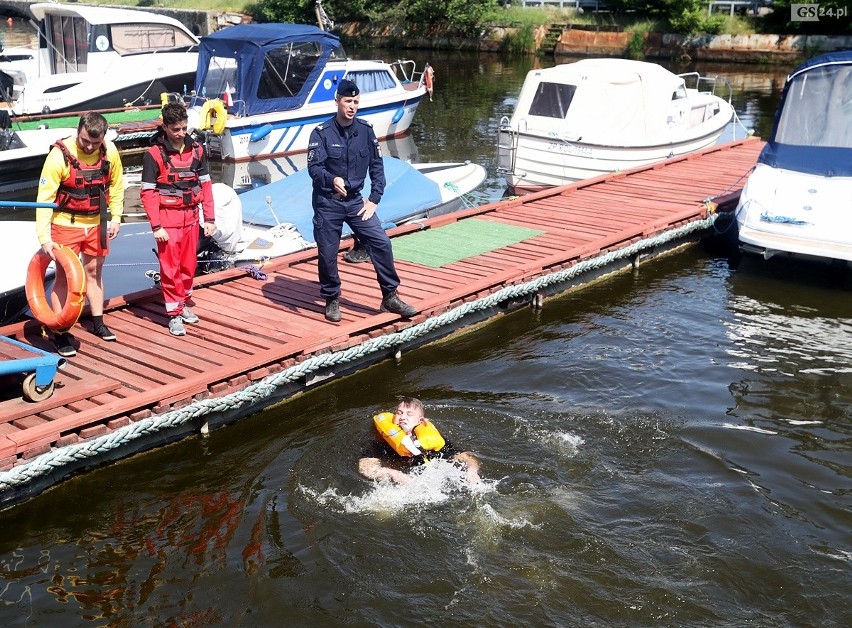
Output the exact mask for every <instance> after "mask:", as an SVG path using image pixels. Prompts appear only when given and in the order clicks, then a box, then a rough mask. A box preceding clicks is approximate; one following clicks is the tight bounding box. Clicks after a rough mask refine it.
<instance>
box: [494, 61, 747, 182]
mask: <svg viewBox="0 0 852 628" xmlns="http://www.w3.org/2000/svg"><path fill="white" fill-rule="evenodd" d="M716 81H717V79H707V78H705V77H701V76H700V75H698V74H697V73H689V74H681V75H676V74H673V73H671V72H669V71H668V70H666V69H665V68H663V67H662V66H659V65H657V64H654V63H646V62H643V61H631V60H628V59H584V60H581V61H577V62H575V63H569V64H562V65H557V66H555V67H552V68H547V69H539V70H532V71H530V72H529V73H528V74H527V76H526V79H525V80H524V84H523V87H522V88H521V92H520V95H519V97H518V102H517V105H516V106H515V110H514V113H513V114H512V117H511V119H509V118H508V117H504V118H503V119H502V120H501V121H500V125H499V129H498V135H497V138H498V139H497V171H498V173H500V174H503V175H504V176H505V177H506V182H507V183H508V186H509V188H510V190H512V191H514V192H515V193H519V194H522V193H529V192H534V191H537V190H542V189H545V188H548V187H553V186H557V185H564V184H567V183H572V182H574V181H578V180H581V179H589V178H591V177H596V176H599V175H602V174H608V173H611V172H616V171H623V170H628V169H630V168H635V167H637V166H643V165H646V164H649V163H653V162H656V161H661V160H664V159H667V158H671V157H675V156H677V155H683V154H685V153H689V152H692V151H696V150H699V149H701V148H705V147H707V146H710V145H712V144H714V143H715V142H716V141H717V140H718V139H719V137H720V135H721V134H722V132H723V130H724V129H725V126H726V125H727V124H728V123H729V122H730V121H731V120H732V118H733V115H734V110H733V107H732V106H731V104H730V102H729V100H730V96H729V97H728V100H727V101H726V100H725V99H724V98H721V97H720V96H717V95H716V94H715V91H716V90H715V87H716ZM687 82H689V83H690V84H691V85H692V86H688V85H687Z"/></svg>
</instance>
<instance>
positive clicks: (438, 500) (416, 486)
mask: <svg viewBox="0 0 852 628" xmlns="http://www.w3.org/2000/svg"><path fill="white" fill-rule="evenodd" d="M409 476H410V477H411V482H409V483H408V484H406V485H404V486H403V485H398V484H394V483H392V482H376V483H373V484H372V485H371V486H370V488H369V490H368V491H367V492H366V493H364V494H363V495H353V494H349V495H346V494H341V493H340V492H339V491H338V490H337V489H336V488H334V487H329V488H327V489H325V490H324V491H317V490H315V489H311V488H309V487H304V486H302V487H300V490H301V491H302V493H303V494H304V495H306V496H307V497H309V498H312V499H314V500H315V501H316V502H317V503H318V504H319V505H321V506H325V507H327V508H332V509H333V510H335V511H337V512H342V513H346V514H354V513H371V514H377V515H385V516H394V515H396V514H398V513H403V512H411V509H412V508H414V509H416V510H420V509H422V508H424V507H429V506H434V505H436V504H443V503H445V502H448V501H450V500H451V499H455V498H458V497H462V496H470V495H477V494H484V493H489V492H492V491H494V490H495V489H494V486H495V483H494V482H492V481H489V480H482V481H480V482H478V483H477V484H470V483H468V481H467V476H466V471H465V469H464V467H463V466H462V465H461V464H460V463H457V462H452V461H447V460H433V461H432V462H430V463H429V464H428V465H423V466H421V467H417V468H415V469H413V470H412V471H411V473H410V474H409Z"/></svg>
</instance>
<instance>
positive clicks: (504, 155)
mask: <svg viewBox="0 0 852 628" xmlns="http://www.w3.org/2000/svg"><path fill="white" fill-rule="evenodd" d="M517 148H518V134H517V132H516V131H515V130H514V129H512V126H511V124H510V123H509V117H508V116H503V117H502V118H500V126H499V127H498V128H497V174H514V173H515V156H516V154H517Z"/></svg>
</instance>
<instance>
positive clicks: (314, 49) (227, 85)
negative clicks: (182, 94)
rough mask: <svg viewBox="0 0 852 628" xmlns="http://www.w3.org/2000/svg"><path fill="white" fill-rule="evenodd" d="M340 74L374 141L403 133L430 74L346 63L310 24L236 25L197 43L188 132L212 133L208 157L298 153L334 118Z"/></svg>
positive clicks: (331, 39)
mask: <svg viewBox="0 0 852 628" xmlns="http://www.w3.org/2000/svg"><path fill="white" fill-rule="evenodd" d="M344 76H345V77H346V78H348V79H350V80H353V81H355V83H356V84H357V85H358V87H359V89H360V92H361V94H360V107H359V110H358V117H359V118H361V119H364V120H367V121H368V122H370V123H371V124H372V125H373V129H374V131H375V133H376V136H377V137H378V139H380V140H381V139H385V138H390V137H397V136H401V135H403V134H405V133H406V132H407V131H408V129H409V126H410V125H411V121H412V120H413V118H414V113H415V112H416V111H417V106H418V105H419V104H420V101H421V100H422V98H423V96H424V95H425V94H426V91H427V90H426V82H427V77H429V76H431V75H429V74H428V73H427V74H426V75H425V76H424V72H423V71H421V72H419V73H418V72H417V71H416V69H415V63H414V62H413V61H410V60H400V61H395V62H394V63H386V62H384V61H372V60H355V59H349V58H348V57H347V56H346V54H345V52H344V50H343V47H342V45H341V44H340V40H339V39H338V37H337V36H336V35H333V34H332V33H329V32H326V31H324V30H322V29H320V28H318V27H316V26H307V25H298V24H239V25H236V26H230V27H228V28H224V29H222V30H220V31H217V32H215V33H213V34H211V35H207V36H205V37H202V38H201V48H200V53H199V60H198V73H197V76H196V79H195V94H196V96H197V98H196V100H195V101H194V105H195V106H194V107H193V108H192V112H191V117H190V126H197V127H198V128H210V129H211V130H212V131H214V132H213V133H210V134H209V137H208V141H207V143H208V148H209V149H210V156H211V157H212V158H214V159H217V158H218V159H222V160H224V161H245V160H249V159H257V158H259V157H277V156H283V155H289V154H294V153H299V152H305V151H307V148H308V139H309V137H310V134H311V131H312V130H313V129H314V128H315V127H316V126H317V125H318V124H320V123H322V122H323V121H325V120H327V119H328V118H330V117H331V116H333V115H334V114H335V113H336V112H337V105H336V104H335V101H334V95H335V92H336V90H337V85H338V84H339V82H340V80H341V79H342V78H343V77H344ZM213 100H216V101H218V102H211V101H213ZM211 105H212V106H211ZM212 113H215V114H216V116H215V117H216V122H215V123H214V122H213V115H212ZM193 115H194V116H195V117H192V116H193ZM220 116H223V117H225V119H224V121H220ZM194 122H196V123H195V124H194ZM217 127H218V128H217Z"/></svg>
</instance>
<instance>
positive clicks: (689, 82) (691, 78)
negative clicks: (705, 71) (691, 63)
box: [678, 72, 734, 103]
mask: <svg viewBox="0 0 852 628" xmlns="http://www.w3.org/2000/svg"><path fill="white" fill-rule="evenodd" d="M678 76H679V77H680V78H682V79H683V82H684V84H685V85H686V87H687V88H689V89H694V90H696V91H698V92H699V93H705V94H712V95H713V96H719V97H720V98H725V99H726V100H727V101H728V103H730V102H731V100H732V99H733V97H734V88H733V86H732V85H731V83H730V82H729V81H728V79H726V78H725V77H723V76H704V75H702V74H699V73H698V72H684V73H683V74H678ZM721 85H724V86H725V87H726V88H727V92H728V93H727V95H721V94H717V93H716V90H717V89H719V88H720V86H721Z"/></svg>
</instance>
